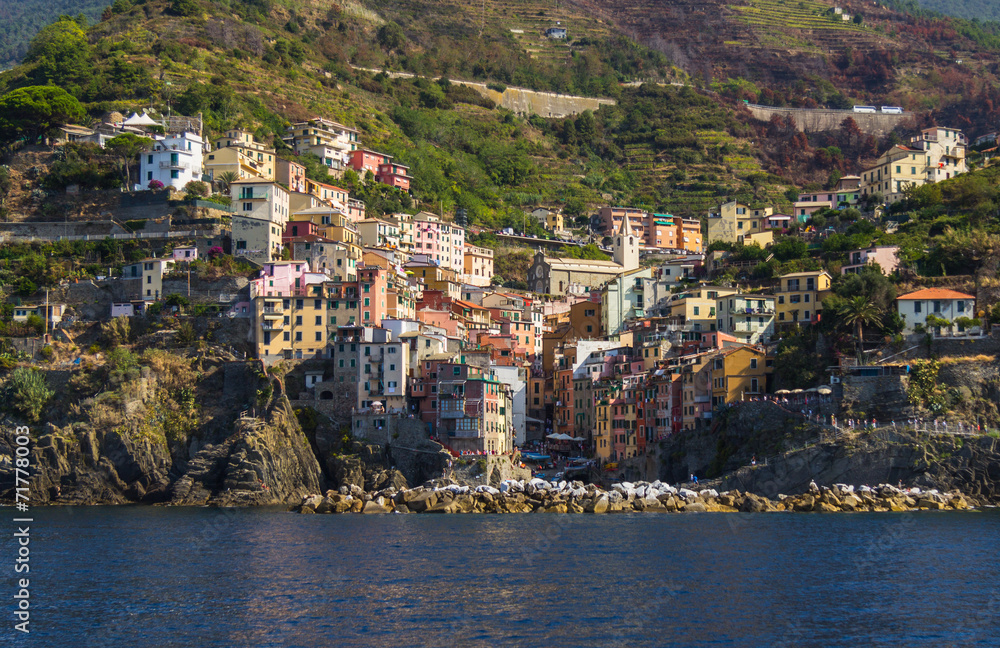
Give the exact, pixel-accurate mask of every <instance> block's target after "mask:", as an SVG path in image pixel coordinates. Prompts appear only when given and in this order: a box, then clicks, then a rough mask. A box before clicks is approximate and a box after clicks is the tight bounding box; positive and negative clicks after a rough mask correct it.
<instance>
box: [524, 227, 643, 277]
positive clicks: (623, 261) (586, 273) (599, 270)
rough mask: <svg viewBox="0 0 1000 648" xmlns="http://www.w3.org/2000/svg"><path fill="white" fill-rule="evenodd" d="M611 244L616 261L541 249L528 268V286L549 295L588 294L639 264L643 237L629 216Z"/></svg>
mask: <svg viewBox="0 0 1000 648" xmlns="http://www.w3.org/2000/svg"><path fill="white" fill-rule="evenodd" d="M611 247H612V254H613V257H614V260H613V261H592V260H589V259H570V258H560V257H549V256H545V254H544V253H543V252H542V251H541V250H539V251H538V252H536V253H535V258H534V259H533V260H532V263H531V267H530V268H529V269H528V288H529V289H530V290H532V291H534V292H537V293H543V294H549V295H565V294H567V293H570V294H573V293H576V294H585V293H587V292H589V291H590V290H591V289H595V288H600V287H601V286H603V285H604V284H606V283H607V282H608V281H611V280H612V279H614V278H615V277H617V276H618V275H620V274H621V273H623V272H627V271H629V270H635V269H636V268H638V267H639V239H638V237H637V236H636V235H635V233H634V232H633V231H632V228H631V227H630V226H629V222H628V219H627V218H624V219H622V225H621V227H620V228H619V230H618V231H617V232H616V233H615V235H614V237H613V239H612V242H611Z"/></svg>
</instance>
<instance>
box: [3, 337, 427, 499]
mask: <svg viewBox="0 0 1000 648" xmlns="http://www.w3.org/2000/svg"><path fill="white" fill-rule="evenodd" d="M208 355H211V354H203V355H201V356H191V357H188V356H185V355H184V354H183V353H176V354H173V353H171V354H167V353H162V352H159V351H153V352H152V353H151V354H150V353H146V354H143V355H142V356H140V362H142V363H143V365H142V366H141V367H140V366H132V367H129V368H128V369H126V370H124V372H123V373H121V375H116V373H115V370H114V369H112V368H111V367H112V363H111V362H109V364H108V365H106V366H104V367H99V366H98V367H89V366H88V367H81V368H80V369H78V370H77V371H76V372H75V373H74V374H73V375H72V376H71V377H69V379H68V380H67V379H65V378H64V379H63V380H62V383H61V384H60V385H54V386H56V387H57V388H58V393H59V395H60V397H59V398H56V399H53V404H52V406H51V408H50V411H49V412H46V413H45V415H44V418H46V419H48V422H47V423H45V424H38V425H35V426H29V427H31V444H30V452H31V454H30V464H31V467H30V470H31V498H32V502H33V503H35V504H44V503H52V504H125V503H149V504H155V503H168V504H177V505H205V504H209V505H219V506H231V505H241V506H242V505H268V504H287V503H293V502H299V501H301V499H302V497H303V496H304V495H306V494H309V493H315V492H322V491H323V490H324V489H326V488H328V487H339V486H340V485H342V484H348V485H350V484H357V485H358V486H362V487H365V488H369V489H374V488H385V487H389V486H393V487H396V488H402V487H405V486H407V484H408V482H407V479H408V478H410V479H413V480H415V481H417V482H419V481H421V480H424V479H427V478H430V477H433V476H437V475H438V474H440V472H441V470H442V468H443V466H444V464H445V463H446V459H443V458H441V457H437V458H435V455H437V454H438V453H439V452H440V451H441V448H440V446H438V445H437V444H433V447H430V448H423V447H422V445H421V444H422V443H423V444H426V443H429V442H427V441H426V439H417V438H413V439H409V438H408V439H407V441H408V443H409V445H410V446H412V447H413V448H414V449H421V450H423V451H424V453H425V454H427V456H428V458H425V459H419V460H408V461H403V460H402V457H401V458H400V464H401V465H403V466H404V467H405V469H406V472H407V475H406V476H404V475H403V473H401V472H400V471H398V470H392V469H391V468H390V467H391V466H392V465H393V464H394V461H395V460H394V454H395V453H394V452H392V451H387V450H384V449H383V448H382V447H381V446H365V445H363V444H360V443H357V442H354V441H353V440H351V439H350V438H349V437H344V436H343V434H341V435H340V438H338V440H337V445H336V447H334V445H333V443H332V441H331V438H332V434H330V433H328V434H327V435H326V436H325V437H324V435H322V434H321V435H319V439H318V440H317V435H316V434H315V433H313V434H312V435H307V434H306V432H305V431H304V430H303V427H302V425H301V424H300V421H299V417H298V416H296V412H295V411H293V409H292V407H291V405H290V403H289V401H288V399H287V398H286V397H285V395H284V393H283V383H282V381H281V379H280V377H276V376H271V375H268V374H266V373H264V372H263V371H262V369H261V367H260V365H259V363H255V362H237V361H226V360H224V359H223V360H220V359H213V358H211V357H207V356H208ZM117 361H119V362H124V361H122V360H121V358H120V357H118V360H117ZM51 373H52V374H53V375H52V376H50V377H49V379H50V384H52V383H54V377H55V372H51ZM22 423H23V421H17V420H14V419H9V418H8V420H7V421H5V424H4V425H3V427H2V429H3V430H4V431H3V432H0V500H3V501H10V500H11V499H12V498H13V488H14V485H15V484H14V462H13V459H14V456H15V448H16V445H15V443H16V442H15V439H14V435H13V434H12V432H11V431H12V430H13V429H14V427H15V426H16V425H18V424H22ZM341 441H342V442H343V443H341ZM343 444H346V445H347V447H343ZM403 454H404V453H403V452H402V450H400V455H401V456H402V455H403ZM411 454H412V453H411ZM435 471H436V472H435Z"/></svg>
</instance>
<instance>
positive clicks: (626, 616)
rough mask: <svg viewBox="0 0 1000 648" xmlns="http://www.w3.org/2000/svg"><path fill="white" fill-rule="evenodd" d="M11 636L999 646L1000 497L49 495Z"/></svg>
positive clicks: (174, 641)
mask: <svg viewBox="0 0 1000 648" xmlns="http://www.w3.org/2000/svg"><path fill="white" fill-rule="evenodd" d="M33 513H34V516H35V523H34V524H33V525H32V530H31V532H32V541H31V550H32V553H31V574H30V576H31V582H32V591H31V595H32V603H33V605H32V623H31V628H32V633H31V634H30V635H28V636H19V633H15V632H14V631H13V623H14V619H13V614H12V613H13V604H12V601H13V599H12V596H13V593H14V585H13V582H14V581H13V577H14V574H13V571H12V568H11V567H7V565H11V566H12V565H13V559H14V555H15V551H16V548H15V546H14V545H13V544H12V542H11V539H10V535H11V534H10V533H8V532H6V530H7V529H11V530H12V529H13V524H11V523H10V521H9V520H10V518H11V517H12V516H13V513H12V511H11V510H10V509H0V528H2V529H4V533H3V537H4V541H3V544H2V546H0V563H3V564H4V565H5V566H4V568H3V569H4V571H5V574H6V578H5V581H4V582H5V583H6V584H7V588H6V589H7V591H6V592H3V593H2V598H3V601H4V603H3V609H4V614H3V618H2V619H0V622H2V626H0V645H3V646H34V647H39V646H68V647H75V648H80V647H86V646H123V647H139V646H155V647H172V646H185V647H188V646H191V647H210V646H240V647H242V646H273V647H285V646H287V647H292V646H303V647H309V648H313V647H318V646H324V647H325V646H337V647H342V646H441V647H450V646H453V647H456V648H457V647H478V646H484V647H485V646H491V647H492V646H539V647H545V648H552V647H560V646H572V647H578V646H601V647H605V646H683V647H689V646H762V647H763V646H767V647H775V646H789V647H809V646H824V647H826V646H851V647H855V646H886V647H889V646H892V647H897V646H907V647H912V646H934V647H935V648H939V647H942V646H991V647H995V646H998V645H1000V562H998V561H997V550H998V548H1000V513H997V512H996V511H986V512H982V513H970V514H954V513H952V514H944V513H922V514H891V515H890V514H881V515H880V514H859V515H817V514H773V515H757V516H753V515H721V514H682V515H656V514H645V515H643V514H628V515H609V516H584V515H575V516H574V515H561V516H560V515H551V516H547V515H542V514H536V515H510V516H491V515H467V516H416V515H408V516H402V515H397V516H364V517H362V516H359V515H343V516H332V515H327V516H323V515H311V516H302V515H296V514H292V513H287V512H284V511H282V510H275V509H269V510H216V509H166V508H140V507H122V508H52V509H35V510H34V511H33Z"/></svg>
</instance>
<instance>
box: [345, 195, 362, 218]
mask: <svg viewBox="0 0 1000 648" xmlns="http://www.w3.org/2000/svg"><path fill="white" fill-rule="evenodd" d="M364 219H365V204H364V203H363V202H362V201H360V200H355V199H354V198H348V199H347V220H349V221H351V222H352V223H357V222H358V221H363V220H364Z"/></svg>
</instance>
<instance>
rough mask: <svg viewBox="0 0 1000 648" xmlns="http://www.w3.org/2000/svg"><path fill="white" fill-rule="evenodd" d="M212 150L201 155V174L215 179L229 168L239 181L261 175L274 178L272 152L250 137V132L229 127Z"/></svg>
mask: <svg viewBox="0 0 1000 648" xmlns="http://www.w3.org/2000/svg"><path fill="white" fill-rule="evenodd" d="M214 146H215V149H214V150H213V151H212V152H211V153H209V154H208V155H206V156H205V159H204V167H205V173H206V174H207V175H208V176H210V177H212V178H218V177H219V175H220V174H222V173H225V172H227V171H231V172H233V173H235V174H236V175H237V176H239V179H240V180H245V179H248V178H256V177H261V178H264V179H266V180H272V181H273V180H274V164H275V153H274V150H273V149H269V148H267V147H266V146H264V145H263V144H261V143H259V142H257V141H255V140H254V137H253V134H252V133H250V132H249V131H244V130H232V131H229V132H227V133H226V134H225V136H224V137H220V138H219V139H217V140H216V141H215V144H214Z"/></svg>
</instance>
